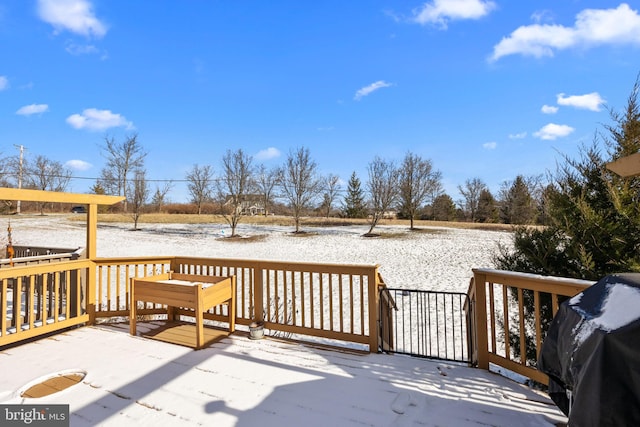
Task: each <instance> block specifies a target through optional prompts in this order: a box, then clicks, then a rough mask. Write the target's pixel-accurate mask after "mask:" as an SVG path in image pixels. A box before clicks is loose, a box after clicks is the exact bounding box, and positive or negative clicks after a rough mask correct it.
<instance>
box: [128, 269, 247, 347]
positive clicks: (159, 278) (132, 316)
mask: <svg viewBox="0 0 640 427" xmlns="http://www.w3.org/2000/svg"><path fill="white" fill-rule="evenodd" d="M235 295H236V278H235V276H230V277H220V276H201V275H193V274H177V273H173V272H168V273H165V274H159V275H155V276H149V277H144V278H132V279H131V304H130V312H129V331H130V333H131V335H136V316H137V310H138V307H137V306H138V301H142V302H152V303H157V304H165V305H166V306H167V317H168V320H174V319H175V317H176V315H175V312H176V308H187V309H192V310H194V317H195V319H196V348H202V347H203V346H204V330H203V314H204V312H205V311H207V310H209V309H211V308H213V307H215V306H217V305H220V304H228V306H229V307H228V313H229V332H233V331H234V330H235V321H236V303H235Z"/></svg>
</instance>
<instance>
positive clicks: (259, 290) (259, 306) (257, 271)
mask: <svg viewBox="0 0 640 427" xmlns="http://www.w3.org/2000/svg"><path fill="white" fill-rule="evenodd" d="M263 271H264V269H263V268H262V267H261V266H256V267H255V268H254V269H253V311H254V313H253V315H254V320H256V321H263V320H265V319H264V285H263V283H262V277H263V274H262V272H263Z"/></svg>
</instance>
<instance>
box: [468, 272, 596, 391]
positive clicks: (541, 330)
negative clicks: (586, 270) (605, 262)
mask: <svg viewBox="0 0 640 427" xmlns="http://www.w3.org/2000/svg"><path fill="white" fill-rule="evenodd" d="M592 284H593V282H590V281H585V280H576V279H566V278H559V277H549V276H539V275H535V274H525V273H515V272H510V271H501V270H490V269H474V270H473V278H472V279H471V283H470V286H469V291H468V296H469V304H468V305H467V307H466V309H467V315H468V319H469V323H470V325H469V328H468V330H469V331H470V332H471V333H472V335H471V337H470V344H471V347H472V354H471V356H472V362H473V363H475V364H477V366H478V367H479V368H482V369H489V364H490V363H492V364H495V365H497V366H501V367H504V368H506V369H508V370H511V371H513V372H516V373H519V374H521V375H524V376H526V377H528V378H531V379H533V380H535V381H537V382H539V383H542V384H547V383H548V378H547V376H546V375H545V374H543V373H542V372H540V371H538V370H536V368H535V365H536V360H537V357H538V355H539V354H540V349H541V347H542V342H543V340H544V337H545V335H546V332H547V326H548V324H549V322H550V321H551V319H552V318H553V316H554V315H555V313H556V312H557V311H558V305H559V304H560V303H561V302H562V301H564V300H565V299H566V298H568V297H572V296H574V295H576V294H578V293H579V292H581V291H582V290H583V289H585V288H587V287H589V286H591V285H592Z"/></svg>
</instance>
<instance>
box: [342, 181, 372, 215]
mask: <svg viewBox="0 0 640 427" xmlns="http://www.w3.org/2000/svg"><path fill="white" fill-rule="evenodd" d="M344 214H345V216H346V217H347V218H364V217H366V216H367V209H366V206H365V203H364V191H363V190H362V187H361V183H360V179H359V178H358V176H357V175H356V173H355V171H354V172H353V173H352V174H351V178H349V183H348V184H347V194H346V196H345V197H344Z"/></svg>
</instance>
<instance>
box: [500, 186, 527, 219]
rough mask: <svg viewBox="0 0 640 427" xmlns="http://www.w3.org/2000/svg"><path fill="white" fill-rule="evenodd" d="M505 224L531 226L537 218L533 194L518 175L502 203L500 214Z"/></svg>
mask: <svg viewBox="0 0 640 427" xmlns="http://www.w3.org/2000/svg"><path fill="white" fill-rule="evenodd" d="M500 215H501V219H502V222H504V223H505V224H530V223H532V222H533V220H534V218H535V207H534V203H533V198H532V197H531V192H530V191H529V187H528V186H527V184H526V182H525V179H524V177H523V176H522V175H518V176H517V177H516V179H515V180H514V181H513V183H512V184H511V186H510V187H509V188H508V190H506V191H505V198H504V200H503V201H502V209H501V212H500Z"/></svg>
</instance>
